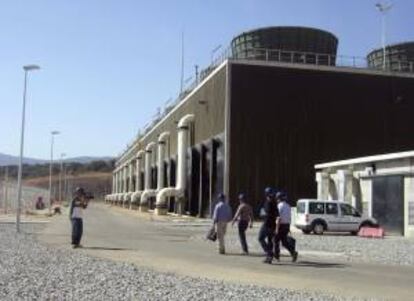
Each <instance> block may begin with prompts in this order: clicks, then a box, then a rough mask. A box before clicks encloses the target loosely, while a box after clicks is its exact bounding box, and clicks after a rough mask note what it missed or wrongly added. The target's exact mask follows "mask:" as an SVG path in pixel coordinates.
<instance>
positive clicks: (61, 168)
mask: <svg viewBox="0 0 414 301" xmlns="http://www.w3.org/2000/svg"><path fill="white" fill-rule="evenodd" d="M65 156H66V154H65V153H61V154H60V173H59V202H62V173H63V158H64V157H65Z"/></svg>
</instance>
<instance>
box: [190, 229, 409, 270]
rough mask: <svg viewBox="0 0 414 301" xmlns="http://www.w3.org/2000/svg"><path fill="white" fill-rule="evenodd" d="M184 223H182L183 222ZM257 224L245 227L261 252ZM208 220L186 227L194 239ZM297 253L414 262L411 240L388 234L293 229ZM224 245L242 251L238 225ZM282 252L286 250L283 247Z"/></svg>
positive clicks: (256, 250) (253, 246)
mask: <svg viewBox="0 0 414 301" xmlns="http://www.w3.org/2000/svg"><path fill="white" fill-rule="evenodd" d="M182 226H185V223H182ZM259 226H260V223H259V222H257V223H256V226H255V227H254V228H253V229H248V230H247V241H248V244H249V250H250V251H251V252H253V253H262V252H263V251H262V248H261V247H260V245H259V242H258V240H257V237H258V230H259ZM210 227H211V222H208V223H207V222H203V223H200V224H199V225H198V226H195V225H191V224H189V225H188V226H187V229H188V230H189V231H194V235H193V237H192V238H193V239H195V240H204V241H205V234H206V233H207V230H208V229H209V228H210ZM292 235H293V237H295V238H296V244H297V250H298V251H299V253H303V254H312V255H316V256H318V254H320V256H330V255H332V256H333V257H335V258H337V259H338V258H339V259H342V260H343V261H347V262H363V263H374V264H386V265H407V266H412V265H414V239H413V238H404V237H402V236H387V237H385V238H383V239H377V238H363V237H358V236H352V235H349V234H337V233H336V234H335V233H325V234H323V235H314V234H310V235H304V234H302V233H301V232H294V233H293V234H292ZM207 243H208V242H207ZM226 245H227V246H228V248H230V249H231V250H232V251H236V252H237V251H241V247H240V242H239V237H238V232H237V225H235V226H234V227H233V228H232V227H230V224H229V226H228V231H227V235H226ZM281 250H282V252H285V251H284V249H283V247H282V249H281Z"/></svg>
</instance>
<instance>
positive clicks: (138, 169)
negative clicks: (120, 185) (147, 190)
mask: <svg viewBox="0 0 414 301" xmlns="http://www.w3.org/2000/svg"><path fill="white" fill-rule="evenodd" d="M141 160H142V156H137V159H136V161H135V164H136V165H135V179H136V182H135V191H141V190H142V187H141Z"/></svg>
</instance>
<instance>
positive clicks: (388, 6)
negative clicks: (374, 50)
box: [375, 2, 392, 70]
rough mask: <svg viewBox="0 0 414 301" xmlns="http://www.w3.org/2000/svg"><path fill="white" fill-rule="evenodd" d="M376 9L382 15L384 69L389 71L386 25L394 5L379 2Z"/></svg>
mask: <svg viewBox="0 0 414 301" xmlns="http://www.w3.org/2000/svg"><path fill="white" fill-rule="evenodd" d="M375 7H376V8H377V9H378V11H379V12H380V13H381V43H382V69H383V70H386V69H387V57H386V55H387V53H386V26H385V25H386V24H385V16H386V14H387V12H388V11H390V10H391V8H392V4H386V3H381V2H378V3H377V4H375Z"/></svg>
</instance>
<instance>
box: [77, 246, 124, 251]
mask: <svg viewBox="0 0 414 301" xmlns="http://www.w3.org/2000/svg"><path fill="white" fill-rule="evenodd" d="M82 249H86V250H103V251H130V250H131V249H126V248H108V247H83V248H82Z"/></svg>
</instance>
